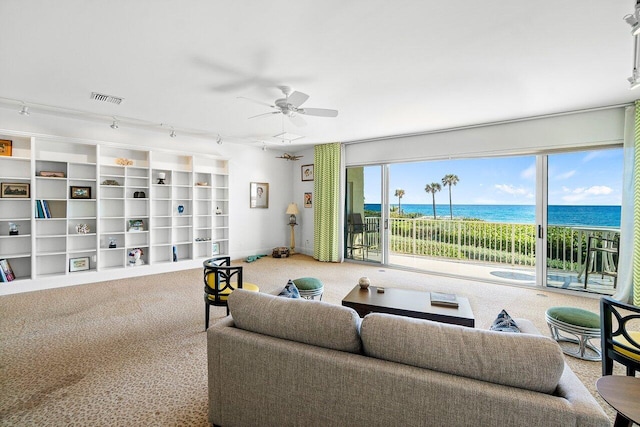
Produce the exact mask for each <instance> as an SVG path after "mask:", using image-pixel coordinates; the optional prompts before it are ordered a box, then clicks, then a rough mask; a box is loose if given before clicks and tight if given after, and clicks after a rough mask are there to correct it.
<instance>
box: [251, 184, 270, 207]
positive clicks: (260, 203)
mask: <svg viewBox="0 0 640 427" xmlns="http://www.w3.org/2000/svg"><path fill="white" fill-rule="evenodd" d="M249 207H250V208H263V209H266V208H268V207H269V184H268V183H266V182H252V183H251V184H250V185H249Z"/></svg>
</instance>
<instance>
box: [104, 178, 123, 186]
mask: <svg viewBox="0 0 640 427" xmlns="http://www.w3.org/2000/svg"><path fill="white" fill-rule="evenodd" d="M102 185H120V183H119V182H118V181H116V180H115V179H105V180H104V181H102Z"/></svg>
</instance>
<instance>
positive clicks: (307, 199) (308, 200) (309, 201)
mask: <svg viewBox="0 0 640 427" xmlns="http://www.w3.org/2000/svg"><path fill="white" fill-rule="evenodd" d="M304 207H305V208H310V207H313V193H304Z"/></svg>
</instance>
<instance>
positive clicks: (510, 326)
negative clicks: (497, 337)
mask: <svg viewBox="0 0 640 427" xmlns="http://www.w3.org/2000/svg"><path fill="white" fill-rule="evenodd" d="M489 329H491V330H492V331H502V332H520V328H519V327H518V325H517V324H516V322H515V321H514V320H513V319H512V318H511V316H509V313H507V312H506V310H502V311H501V312H500V314H498V317H496V320H494V321H493V323H492V324H491V327H490V328H489Z"/></svg>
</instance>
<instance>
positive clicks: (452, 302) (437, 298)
mask: <svg viewBox="0 0 640 427" xmlns="http://www.w3.org/2000/svg"><path fill="white" fill-rule="evenodd" d="M430 294H431V305H440V306H443V307H457V306H458V297H457V296H456V295H455V294H447V293H443V292H430Z"/></svg>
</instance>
